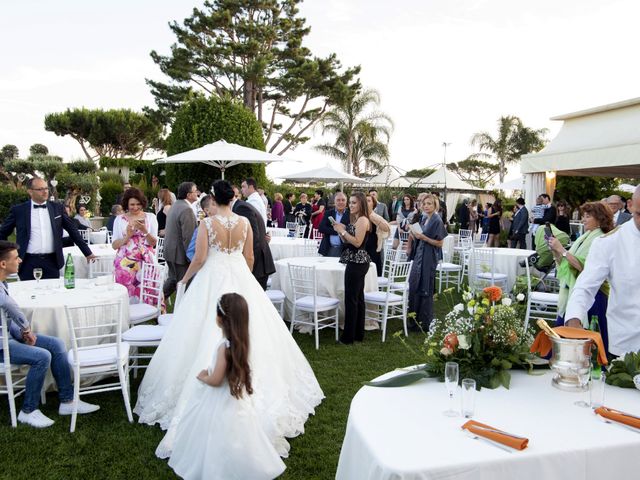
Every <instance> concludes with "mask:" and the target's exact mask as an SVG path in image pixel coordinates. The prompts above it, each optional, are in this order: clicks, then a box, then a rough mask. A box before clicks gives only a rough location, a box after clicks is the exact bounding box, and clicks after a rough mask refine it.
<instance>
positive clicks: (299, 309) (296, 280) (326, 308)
mask: <svg viewBox="0 0 640 480" xmlns="http://www.w3.org/2000/svg"><path fill="white" fill-rule="evenodd" d="M289 280H290V282H291V290H292V291H293V311H292V313H291V327H290V330H291V333H293V327H294V326H295V324H301V325H310V326H312V327H313V328H314V331H315V337H316V350H317V349H318V348H320V330H322V329H323V328H329V327H334V328H335V331H336V341H338V309H339V307H340V300H338V299H337V298H331V297H323V296H320V295H318V288H317V279H316V268H315V267H305V266H302V265H291V264H289ZM298 313H303V314H305V317H306V316H307V315H308V316H310V317H311V318H310V319H308V320H307V319H298V317H297V314H298Z"/></svg>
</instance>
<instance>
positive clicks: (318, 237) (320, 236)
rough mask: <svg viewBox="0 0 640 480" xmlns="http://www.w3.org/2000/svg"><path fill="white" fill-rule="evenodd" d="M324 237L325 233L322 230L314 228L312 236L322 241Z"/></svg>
mask: <svg viewBox="0 0 640 480" xmlns="http://www.w3.org/2000/svg"><path fill="white" fill-rule="evenodd" d="M322 237H324V235H323V234H322V233H320V230H318V229H317V228H314V229H313V230H312V234H311V238H313V239H315V240H317V241H320V240H322Z"/></svg>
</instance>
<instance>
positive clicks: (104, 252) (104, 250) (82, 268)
mask: <svg viewBox="0 0 640 480" xmlns="http://www.w3.org/2000/svg"><path fill="white" fill-rule="evenodd" d="M89 248H90V249H91V251H92V252H93V254H94V255H95V256H96V257H105V258H111V261H112V262H113V260H115V258H116V251H115V250H114V249H113V248H112V247H111V245H107V244H103V245H89ZM62 254H63V255H64V258H65V261H66V258H67V255H68V254H71V258H73V266H74V268H75V272H76V278H89V263H88V262H87V259H86V258H85V256H84V254H83V253H82V251H80V249H79V248H78V247H76V246H75V245H74V246H73V247H66V248H63V249H62ZM60 272H61V273H60V274H61V275H62V274H63V273H64V267H62V270H61V271H60Z"/></svg>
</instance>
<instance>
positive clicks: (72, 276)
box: [64, 253, 76, 288]
mask: <svg viewBox="0 0 640 480" xmlns="http://www.w3.org/2000/svg"><path fill="white" fill-rule="evenodd" d="M64 288H76V269H75V267H74V266H73V258H72V257H71V254H70V253H69V254H67V261H66V262H65V263H64Z"/></svg>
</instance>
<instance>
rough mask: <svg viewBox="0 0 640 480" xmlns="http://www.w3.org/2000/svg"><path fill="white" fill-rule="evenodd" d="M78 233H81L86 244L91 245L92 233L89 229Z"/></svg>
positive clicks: (80, 230) (79, 230)
mask: <svg viewBox="0 0 640 480" xmlns="http://www.w3.org/2000/svg"><path fill="white" fill-rule="evenodd" d="M78 232H79V233H80V236H81V237H82V239H83V240H84V241H85V243H86V244H87V245H89V244H90V243H91V235H90V233H91V231H90V230H89V229H78Z"/></svg>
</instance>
